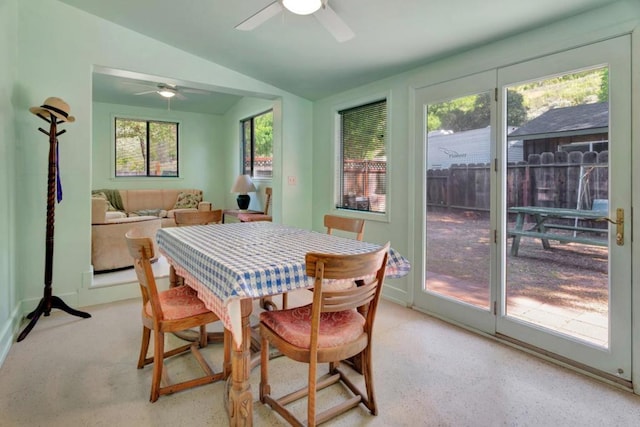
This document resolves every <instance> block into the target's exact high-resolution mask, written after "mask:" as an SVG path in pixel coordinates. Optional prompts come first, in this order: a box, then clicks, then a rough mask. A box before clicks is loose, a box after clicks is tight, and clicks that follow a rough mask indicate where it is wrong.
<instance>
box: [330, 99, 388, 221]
mask: <svg viewBox="0 0 640 427" xmlns="http://www.w3.org/2000/svg"><path fill="white" fill-rule="evenodd" d="M338 114H339V117H340V154H341V155H340V163H341V164H340V165H339V167H338V168H337V169H338V174H339V177H338V180H339V182H340V192H339V199H338V200H337V203H336V207H337V208H339V209H349V210H357V211H367V212H376V213H385V211H386V196H387V155H386V134H387V100H386V99H383V100H380V101H376V102H372V103H369V104H366V105H360V106H358V107H354V108H349V109H345V110H342V111H338Z"/></svg>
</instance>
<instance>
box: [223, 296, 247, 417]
mask: <svg viewBox="0 0 640 427" xmlns="http://www.w3.org/2000/svg"><path fill="white" fill-rule="evenodd" d="M240 308H241V313H242V344H241V345H240V346H239V347H238V346H236V344H235V342H234V343H233V345H232V347H233V352H232V353H231V387H230V389H229V404H228V406H227V407H228V411H229V425H230V426H252V425H253V395H252V394H251V384H250V383H249V371H250V365H251V324H250V321H249V318H250V316H251V311H252V309H253V302H252V300H251V299H244V300H242V301H241V302H240Z"/></svg>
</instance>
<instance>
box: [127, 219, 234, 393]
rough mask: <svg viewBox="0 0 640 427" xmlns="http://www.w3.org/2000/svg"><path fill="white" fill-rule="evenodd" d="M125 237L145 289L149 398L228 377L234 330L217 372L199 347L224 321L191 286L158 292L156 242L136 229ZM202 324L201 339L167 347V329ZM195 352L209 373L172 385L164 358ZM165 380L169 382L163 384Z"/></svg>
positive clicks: (143, 357) (143, 351)
mask: <svg viewBox="0 0 640 427" xmlns="http://www.w3.org/2000/svg"><path fill="white" fill-rule="evenodd" d="M125 238H126V240H127V246H128V248H129V253H130V254H131V256H132V257H133V260H134V267H135V271H136V275H137V276H138V281H139V283H140V291H141V292H142V344H141V346H140V356H139V357H138V369H142V368H143V367H144V366H146V365H148V364H150V363H153V375H152V380H151V396H150V398H149V400H150V401H151V402H155V401H156V400H158V397H159V396H160V395H163V394H170V393H174V392H177V391H181V390H184V389H187V388H191V387H196V386H200V385H203V384H209V383H212V382H215V381H219V380H222V379H224V378H226V377H227V376H228V374H229V371H230V360H231V357H230V351H231V349H230V345H229V344H230V340H231V338H230V333H229V332H228V330H226V329H225V332H224V333H225V348H224V362H223V370H222V372H219V373H215V372H214V371H213V369H212V368H211V367H210V366H209V364H208V363H207V361H206V360H205V359H204V357H203V356H202V354H201V353H200V351H199V349H198V346H199V347H205V346H206V345H207V334H206V325H207V324H208V323H211V322H216V321H218V320H220V319H219V318H218V316H217V315H216V314H215V313H213V312H212V311H210V310H208V309H207V308H206V307H205V305H204V303H203V302H202V301H201V300H200V299H199V298H198V296H197V294H196V291H195V290H193V289H192V288H190V287H189V286H177V287H174V288H170V289H169V290H166V291H158V288H157V286H156V281H155V278H154V276H153V270H152V268H151V262H150V259H151V258H153V255H154V253H153V243H152V241H151V238H149V237H141V236H137V235H136V234H135V232H134V231H133V230H131V231H129V232H128V233H127V234H126V235H125ZM193 327H199V328H200V340H199V342H194V343H191V344H187V345H183V346H180V347H178V348H175V349H173V350H169V351H165V350H164V334H165V332H174V331H182V330H184V329H188V328H193ZM151 331H153V356H152V357H147V352H148V350H149V340H150V337H151ZM189 350H190V351H191V353H192V354H193V356H194V357H195V359H196V361H197V362H198V364H199V365H200V367H201V368H202V370H203V371H204V372H205V375H204V376H202V377H199V378H195V379H192V380H187V381H183V382H180V383H176V384H169V382H170V380H169V378H168V375H167V373H166V368H165V366H164V359H166V358H168V357H172V356H175V355H178V354H181V353H185V352H187V351H189ZM161 382H163V383H165V385H164V386H163V384H161Z"/></svg>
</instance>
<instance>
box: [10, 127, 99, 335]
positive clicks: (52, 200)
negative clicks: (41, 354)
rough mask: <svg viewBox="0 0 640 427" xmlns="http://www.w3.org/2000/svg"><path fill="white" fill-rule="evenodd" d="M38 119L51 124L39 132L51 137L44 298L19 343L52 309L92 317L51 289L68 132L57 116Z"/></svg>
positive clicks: (32, 313) (29, 317) (30, 317)
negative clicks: (61, 156) (61, 140)
mask: <svg viewBox="0 0 640 427" xmlns="http://www.w3.org/2000/svg"><path fill="white" fill-rule="evenodd" d="M37 116H38V117H40V118H41V119H43V120H44V121H46V122H48V123H50V124H51V126H50V128H49V132H47V131H45V130H44V129H42V128H38V130H39V131H40V132H42V133H44V134H45V135H48V136H49V175H48V178H47V234H46V241H45V265H44V296H43V297H42V299H41V300H40V303H39V304H38V306H37V307H36V309H35V310H33V311H32V312H31V313H29V314H28V315H27V319H31V320H30V322H29V324H28V325H27V326H26V327H25V328H24V329H23V331H22V332H21V333H20V335H19V336H18V342H20V341H22V340H23V339H25V337H26V336H27V335H28V334H29V332H31V330H32V329H33V327H34V326H35V325H36V323H37V322H38V319H40V316H41V315H43V314H44V315H45V316H48V315H49V314H50V313H51V309H52V308H57V309H59V310H62V311H65V312H67V313H69V314H71V315H74V316H78V317H83V318H85V319H86V318H89V317H91V315H90V314H89V313H85V312H83V311H78V310H74V309H73V308H71V307H69V306H68V305H67V304H65V303H64V301H62V299H60V297H57V296H54V295H53V291H52V288H51V281H52V277H53V225H54V221H55V207H56V185H57V173H58V162H57V158H58V136H60V135H62V134H63V133H65V132H66V130H62V131H60V132H57V118H56V116H55V115H53V114H50V115H49V117H45V116H44V115H42V114H37Z"/></svg>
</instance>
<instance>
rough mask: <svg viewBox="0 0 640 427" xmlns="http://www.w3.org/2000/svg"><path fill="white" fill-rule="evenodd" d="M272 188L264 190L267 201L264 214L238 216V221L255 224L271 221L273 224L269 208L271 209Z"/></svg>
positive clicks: (242, 214) (241, 214)
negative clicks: (256, 222)
mask: <svg viewBox="0 0 640 427" xmlns="http://www.w3.org/2000/svg"><path fill="white" fill-rule="evenodd" d="M271 193H272V190H271V187H266V188H265V189H264V194H265V201H264V213H261V214H259V213H240V214H238V221H240V222H255V221H269V222H271V220H272V218H271V214H269V208H270V207H271Z"/></svg>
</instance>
